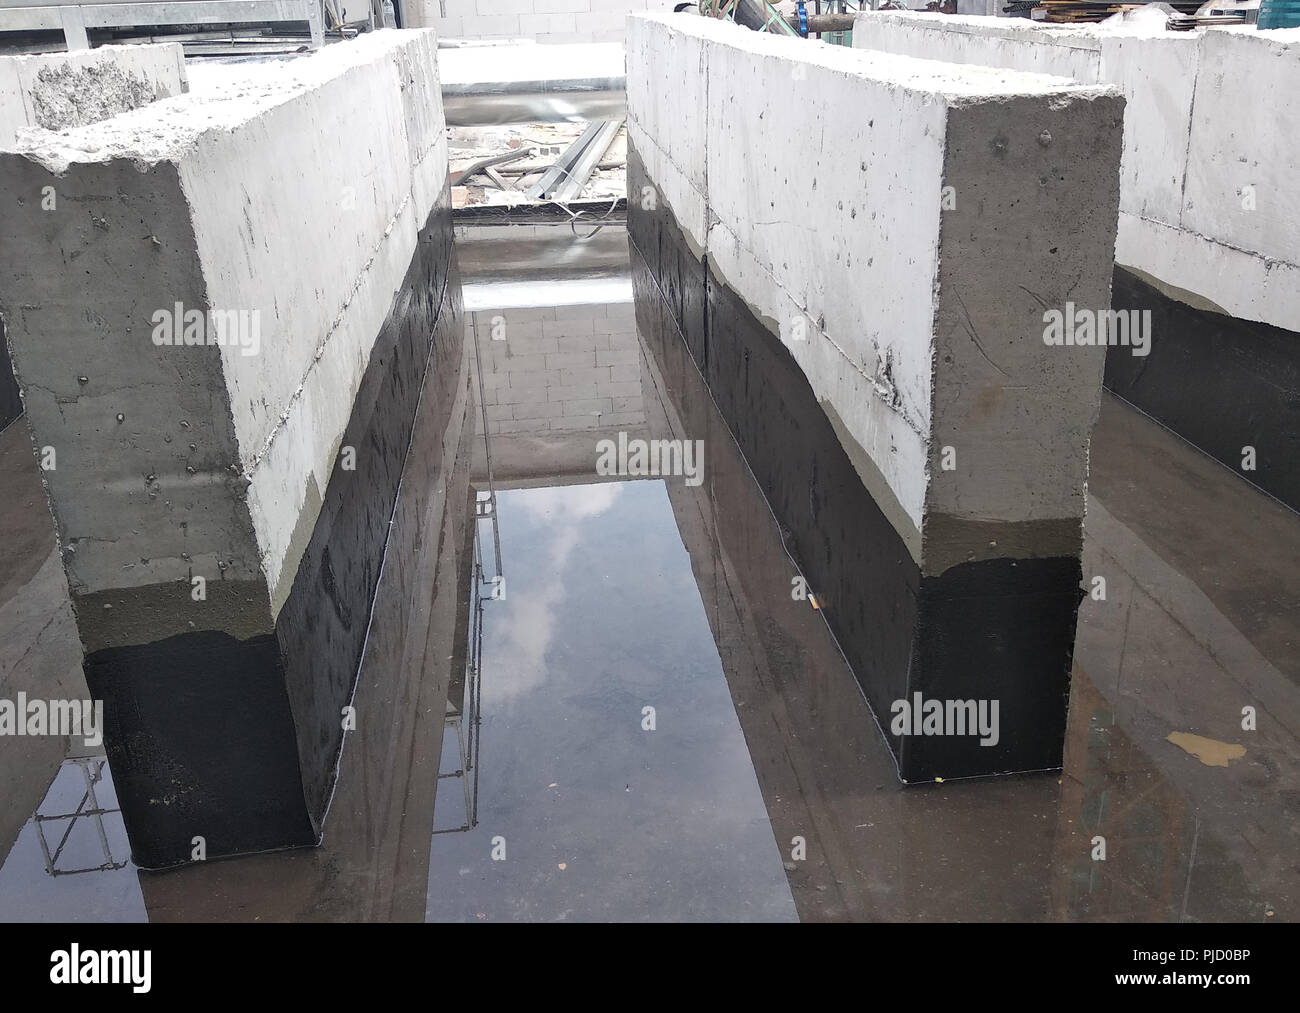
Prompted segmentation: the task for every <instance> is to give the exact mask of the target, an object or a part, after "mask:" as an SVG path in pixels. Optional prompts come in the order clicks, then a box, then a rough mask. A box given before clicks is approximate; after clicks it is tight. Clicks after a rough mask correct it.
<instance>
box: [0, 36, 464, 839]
mask: <svg viewBox="0 0 1300 1013" xmlns="http://www.w3.org/2000/svg"><path fill="white" fill-rule="evenodd" d="M436 66H437V64H436V42H435V37H434V34H433V33H432V32H427V31H425V32H403V33H397V32H378V33H375V34H373V35H367V36H363V37H361V38H359V39H357V40H355V41H354V42H350V43H348V44H346V45H338V46H331V47H328V48H327V49H326V50H323V51H321V52H319V53H316V54H314V55H312V56H311V57H309V58H304V59H299V60H294V61H289V62H285V63H277V64H266V65H257V66H242V67H239V68H230V73H229V76H228V77H226V78H225V79H224V80H223V79H220V78H213V79H210V80H209V81H208V82H207V83H206V84H205V86H204V87H203V88H202V89H200V90H197V91H196V92H194V93H192V94H190V95H186V96H182V97H177V98H172V99H168V100H164V101H160V102H156V103H153V104H152V105H150V106H147V107H145V108H142V109H137V110H134V111H131V112H128V113H125V114H123V115H120V116H117V117H115V118H112V119H109V120H106V121H104V122H102V123H99V124H94V125H91V126H82V127H77V128H74V129H70V130H67V131H64V132H62V133H59V134H43V135H41V136H39V137H33V138H31V139H30V140H29V141H28V142H26V143H25V144H24V146H23V147H22V149H21V150H20V151H18V152H16V153H8V154H0V201H2V202H3V203H4V205H5V206H6V207H9V208H16V209H17V211H16V214H15V215H14V218H13V221H12V224H13V226H14V238H15V241H14V242H8V241H7V242H6V245H5V247H4V249H3V250H0V310H2V311H3V312H4V314H5V316H6V318H7V320H8V322H9V341H10V345H11V348H12V349H13V353H14V365H15V371H16V374H17V376H18V379H19V382H20V384H21V386H22V388H23V391H24V398H25V404H26V409H27V414H28V418H29V421H30V425H31V429H32V432H33V436H34V440H35V443H36V445H37V446H38V447H43V446H51V447H54V448H55V449H56V451H57V455H58V457H57V467H56V468H54V469H51V470H48V471H46V472H45V481H46V485H47V489H48V492H49V495H50V499H51V503H52V506H53V512H54V516H55V522H56V527H57V531H58V536H59V540H60V545H61V547H62V550H63V560H64V566H65V569H66V572H67V577H68V583H69V587H70V590H71V591H72V595H73V603H74V608H75V610H76V612H77V617H78V625H79V630H80V633H81V638H82V642H83V645H84V647H85V650H86V653H87V659H88V660H87V676H88V679H89V680H90V681H91V683H92V690H94V691H96V692H103V693H104V694H105V695H109V696H112V695H113V694H114V693H117V694H119V695H120V694H122V693H126V694H127V695H128V696H129V697H130V698H131V700H132V702H131V703H130V704H129V705H126V704H122V701H121V700H119V701H118V703H119V710H118V718H117V720H119V726H118V727H119V735H118V740H117V742H116V744H115V743H114V742H113V741H112V738H111V737H110V742H109V747H110V758H111V759H112V761H113V764H114V769H115V771H117V772H119V787H120V790H121V791H122V794H123V795H124V806H125V808H126V810H127V814H128V830H129V831H132V841H133V846H134V847H135V848H136V849H137V850H138V851H139V850H143V851H144V852H145V853H144V854H140V855H139V856H138V860H139V861H140V862H141V864H170V863H171V862H173V861H176V860H181V859H182V858H187V857H188V849H184V850H180V851H178V841H183V840H184V839H187V838H186V835H185V833H184V828H183V827H180V826H178V825H175V824H174V823H173V824H168V825H167V835H164V836H166V840H161V839H150V840H149V846H148V847H146V848H143V849H142V842H144V841H145V840H146V839H147V835H146V834H145V830H146V829H153V828H152V827H147V826H146V824H148V822H149V820H148V817H149V816H150V815H154V816H158V815H159V814H158V813H157V812H152V811H151V809H150V806H151V805H157V804H161V803H159V802H158V801H157V799H156V797H155V798H146V797H144V796H145V795H147V794H149V792H150V791H152V793H153V795H154V796H156V795H157V794H158V790H157V786H156V785H154V784H152V783H151V779H156V778H157V777H159V776H163V777H164V780H165V778H166V776H168V775H166V772H165V771H161V772H160V771H159V769H157V768H156V764H157V763H159V762H161V763H162V764H163V766H164V767H166V765H167V764H173V765H174V764H175V763H177V762H179V761H177V759H176V757H175V756H167V755H165V750H162V749H160V748H155V750H154V751H152V752H151V753H150V754H147V755H145V754H132V752H131V750H130V748H129V747H128V744H127V742H124V741H123V737H124V736H125V737H128V738H129V737H130V736H132V735H136V734H141V733H142V732H143V730H142V729H139V728H136V727H133V725H132V722H135V721H137V720H139V714H138V713H137V710H138V708H139V707H140V706H141V700H142V699H148V700H149V702H150V703H151V704H152V705H155V706H158V707H159V711H160V712H165V711H166V707H165V706H162V705H163V704H164V703H165V700H162V699H159V696H160V692H161V696H162V697H165V695H166V692H165V690H164V691H159V690H158V687H159V685H160V684H159V682H158V674H157V673H158V672H159V671H163V670H165V671H167V672H169V673H171V674H172V675H173V676H175V675H176V671H177V669H181V670H183V671H184V674H185V676H186V682H185V685H186V687H187V688H186V690H185V692H186V694H187V697H186V699H187V703H188V706H189V708H190V712H187V713H190V716H195V715H194V714H193V713H192V712H193V710H194V707H195V706H196V705H197V703H198V702H200V701H202V702H203V705H204V707H206V708H207V709H209V710H213V709H215V710H218V711H221V710H223V709H224V710H226V711H228V712H230V713H232V714H239V715H242V716H241V717H240V720H239V722H238V723H237V724H238V727H237V728H234V729H226V732H227V733H229V735H230V736H233V738H232V739H231V740H230V741H228V742H227V744H226V745H224V746H222V745H221V743H220V742H215V741H206V740H205V739H204V736H203V735H202V734H196V733H194V730H193V729H185V728H184V727H183V726H184V718H183V717H181V716H180V714H181V710H183V708H182V709H180V710H178V711H177V712H176V713H177V717H176V719H175V721H174V722H173V723H174V725H175V726H177V727H178V728H180V730H181V731H182V732H183V733H188V734H183V735H182V736H181V740H180V741H179V742H178V743H177V745H176V748H177V749H178V750H183V749H186V748H189V749H193V750H201V749H202V748H211V749H213V750H215V752H214V753H213V755H209V756H203V757H191V758H192V759H194V761H195V769H194V770H193V771H191V774H192V776H193V777H194V778H195V779H196V780H195V783H194V784H192V785H189V786H188V788H187V790H188V791H189V792H190V795H189V802H190V803H191V804H192V805H193V806H194V809H193V811H190V812H187V813H185V814H184V815H186V816H187V818H188V819H189V820H190V823H191V824H193V823H194V822H195V821H196V820H197V821H199V822H204V821H206V823H207V825H209V826H210V827H214V828H216V829H214V830H213V837H214V839H219V840H220V842H221V843H220V849H221V850H224V851H225V852H226V853H237V852H239V851H242V850H250V849H252V850H256V849H258V848H260V847H266V846H277V845H281V846H282V845H284V844H289V843H308V842H310V839H311V837H312V834H313V832H315V833H318V832H319V820H320V819H321V818H322V817H323V812H324V806H325V804H326V802H327V800H328V794H329V786H330V784H331V782H332V776H333V763H334V759H335V756H336V754H337V749H338V744H339V741H340V738H341V733H340V726H339V719H338V713H339V710H338V708H339V706H340V705H341V704H342V703H346V701H347V699H348V697H349V696H350V691H351V685H352V683H353V681H354V679H355V676H356V663H357V660H358V658H359V656H360V649H361V643H362V640H363V638H364V635H365V624H366V618H367V617H368V615H369V611H370V608H369V601H370V599H371V597H372V595H373V591H374V582H375V579H376V576H377V572H378V567H379V563H380V560H381V559H382V555H383V549H384V545H385V544H386V542H385V539H386V532H387V523H386V519H385V516H384V511H385V510H386V509H390V508H391V502H388V503H387V506H385V502H386V501H387V500H391V498H392V496H395V492H396V481H397V475H398V474H399V473H400V470H401V466H402V461H403V460H404V455H405V452H406V447H407V445H408V441H409V431H410V425H411V417H412V413H413V411H414V407H413V406H414V400H413V399H418V397H419V392H420V390H421V388H422V382H421V377H422V374H423V364H424V362H425V361H426V360H427V358H428V342H429V341H430V340H432V338H431V335H432V333H433V326H434V320H435V319H436V318H437V316H438V315H439V314H440V308H441V305H442V302H443V300H444V288H445V287H446V285H447V283H448V281H447V279H448V262H449V258H450V222H449V219H448V220H447V221H446V222H445V223H444V225H442V226H439V227H437V228H432V229H431V226H430V222H431V220H432V219H433V218H434V217H435V212H436V211H437V209H438V208H439V207H443V208H445V207H446V204H447V156H446V140H445V136H444V135H445V130H444V126H443V118H442V109H441V100H440V91H439V85H438V78H437V70H436ZM339 131H346V137H347V143H341V140H340V137H341V135H340V133H339ZM377 166H381V167H382V168H383V171H376V167H377ZM47 187H50V188H52V191H46V189H45V188H47ZM47 192H52V193H54V194H55V195H56V197H57V202H56V203H55V204H54V205H52V206H48V207H45V206H43V204H42V195H43V194H45V193H47ZM65 258H66V259H65ZM69 265H74V266H71V267H69ZM426 275H427V276H426ZM177 304H180V305H181V306H182V307H183V309H185V310H197V311H199V313H200V314H202V313H205V312H207V311H210V310H211V311H230V312H235V313H239V314H243V315H244V316H243V322H244V324H245V325H246V327H247V329H246V330H245V331H243V332H241V338H242V339H243V340H242V341H241V342H238V343H227V344H223V345H213V344H208V345H206V346H203V347H183V346H180V347H178V346H177V345H164V346H160V345H159V344H158V339H159V337H160V334H161V332H160V330H159V317H158V316H157V314H158V313H159V312H160V311H172V310H173V309H174V307H175V306H176V305H177ZM450 312H451V311H450V310H449V313H450ZM176 330H177V332H178V333H177V335H176V336H177V337H178V338H179V331H180V328H179V326H178V327H177V329H176ZM457 333H458V327H457ZM381 339H382V340H381ZM408 346H410V347H408ZM421 346H423V350H421ZM381 348H382V351H381ZM395 370H400V372H395ZM404 432H405V434H406V435H403V433H404ZM344 445H350V446H353V447H354V448H355V451H356V455H357V463H356V465H355V471H353V472H351V473H349V472H348V471H346V470H340V467H339V458H340V451H341V448H342V447H343V446H344ZM367 485H368V487H367ZM390 487H391V488H390ZM349 490H352V491H351V492H350V491H349ZM367 498H368V501H369V504H370V505H369V506H366V505H365V503H363V502H362V500H363V499H367ZM331 503H332V504H333V505H332V506H331ZM331 531H333V532H334V535H333V537H331ZM376 539H377V541H376ZM307 570H309V571H310V573H308V574H307V576H306V577H304V576H303V572H304V571H307ZM195 577H202V578H204V580H205V581H207V597H206V599H205V600H204V601H203V603H202V604H198V603H196V602H193V601H192V599H191V595H190V593H189V590H188V589H189V588H190V587H191V582H192V580H193V579H194V578H195ZM295 593H296V594H297V596H298V600H297V602H296V603H294V604H293V607H292V608H288V607H286V606H287V605H288V604H290V599H291V595H293V594H295ZM318 595H323V596H324V597H325V599H326V601H325V602H321V601H316V600H315V598H316V596H318ZM307 599H311V600H310V601H308V600H307ZM327 603H328V607H330V608H332V609H333V610H334V612H335V615H334V618H333V619H331V618H330V617H329V616H327V615H324V614H322V608H323V607H324V606H325V605H326V604H327ZM286 616H287V617H288V618H287V620H286V619H285V617H286ZM304 624H305V625H304ZM205 636H206V637H207V638H208V639H207V640H203V638H204V637H205ZM196 638H197V639H196ZM200 640H203V642H202V643H200V642H199V641H200ZM222 651H228V652H230V654H229V656H226V657H222V656H221V652H222ZM159 652H162V654H161V655H160V653H159ZM163 655H165V656H166V658H170V660H165V659H163V660H160V658H162V657H163ZM282 663H283V665H285V666H287V668H286V669H285V670H284V671H281V665H282ZM160 666H161V667H160ZM263 666H266V667H267V671H261V670H260V669H261V668H262V667H263ZM336 669H337V671H336ZM236 672H237V673H239V674H240V678H252V679H254V680H255V682H254V685H255V686H256V687H257V689H256V691H253V690H252V689H251V688H250V687H249V686H243V687H241V686H240V683H239V679H238V678H235V677H234V674H233V673H236ZM161 685H162V686H167V685H169V684H168V683H166V681H165V680H164V681H163V682H162V683H161ZM128 687H129V688H128ZM231 694H233V698H232V697H231V696H229V695H231ZM112 706H113V704H112V703H111V702H110V704H109V705H108V708H109V709H111V708H112ZM250 707H251V708H254V709H255V710H256V713H257V715H261V716H260V717H258V716H250V714H249V710H248V709H249V708H250ZM124 708H125V709H124ZM114 720H115V719H114V717H113V715H112V714H110V715H109V723H110V726H112V725H113V721H114ZM295 728H296V729H297V743H296V745H295V743H294V734H295V733H294V730H295ZM150 734H152V735H154V736H155V737H156V736H158V735H159V734H161V732H160V730H159V729H152V730H151V731H150ZM286 735H287V737H288V738H287V743H288V749H287V750H286V748H285V742H286V739H285V736H286ZM244 736H247V737H248V738H247V739H245V740H242V741H241V737H244ZM114 748H117V749H118V750H123V749H125V750H126V754H125V755H114ZM224 750H236V751H238V754H239V755H238V756H237V757H236V756H235V755H234V754H232V753H229V752H225V751H224ZM259 750H261V751H262V752H259ZM295 753H296V754H297V755H295ZM200 761H201V762H200ZM133 764H134V765H136V767H137V769H134V770H133V769H132V767H133ZM241 764H242V766H241ZM259 764H260V765H261V766H260V769H259ZM119 768H121V769H120V770H119ZM259 777H260V782H259V780H258V778H259ZM241 778H243V779H244V780H241ZM248 778H253V779H254V780H253V782H252V783H251V784H250V783H249V782H248V781H247V779H248ZM295 782H297V783H296V784H295ZM133 785H138V786H140V788H141V792H140V795H138V796H137V797H134V798H132V796H133V794H135V793H134V792H133ZM249 790H253V791H254V792H255V794H257V795H258V796H259V797H264V796H267V795H274V794H275V793H276V792H283V793H286V794H287V795H288V796H292V795H294V794H295V792H296V795H297V807H296V809H295V807H294V806H292V805H290V804H289V802H288V800H287V799H280V800H279V801H278V803H277V805H275V806H273V807H268V808H264V809H260V810H259V809H258V807H257V806H250V805H249V804H248V803H246V802H242V801H241V800H240V796H241V795H242V794H243V793H245V792H247V791H249ZM133 808H134V817H133V815H132V809H133ZM173 809H175V810H176V815H182V810H181V809H180V808H179V807H173ZM259 812H260V813H262V814H263V816H262V818H261V820H260V822H259V818H258V813H259ZM272 812H274V814H275V818H282V819H283V820H284V821H286V822H282V823H280V824H275V822H274V819H272V818H271V816H270V814H271V813H272ZM133 818H134V826H133V823H132V820H133ZM160 818H162V819H163V820H164V822H165V821H166V818H167V814H163V816H162V817H160ZM295 818H297V819H299V820H300V822H299V823H298V824H297V825H296V826H292V825H289V822H290V821H292V820H293V819H295ZM313 827H314V828H315V829H314V831H313ZM195 832H201V831H198V830H195ZM304 838H305V839H304ZM217 847H218V846H217V844H215V843H214V844H213V848H217Z"/></svg>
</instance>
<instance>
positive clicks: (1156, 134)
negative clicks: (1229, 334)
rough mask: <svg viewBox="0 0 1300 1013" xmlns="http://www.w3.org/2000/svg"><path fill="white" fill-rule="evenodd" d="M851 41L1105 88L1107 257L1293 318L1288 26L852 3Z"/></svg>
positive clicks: (1255, 311) (1297, 257)
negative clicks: (1085, 20)
mask: <svg viewBox="0 0 1300 1013" xmlns="http://www.w3.org/2000/svg"><path fill="white" fill-rule="evenodd" d="M853 38H854V45H855V46H856V47H859V48H863V49H872V50H878V51H883V52H889V53H898V54H903V55H910V56H922V57H928V58H932V59H943V60H951V61H953V62H957V63H967V64H981V65H985V66H991V67H1002V68H1006V69H1009V70H1021V71H1038V72H1045V73H1051V74H1057V75H1062V76H1067V77H1072V78H1074V79H1076V80H1079V81H1082V82H1087V83H1109V84H1113V85H1115V86H1117V87H1119V88H1120V89H1121V90H1122V91H1123V93H1124V95H1125V98H1126V100H1127V104H1126V111H1125V130H1124V158H1123V169H1122V172H1123V176H1122V179H1123V182H1122V187H1121V200H1120V211H1121V215H1120V224H1119V234H1118V239H1117V242H1116V251H1115V259H1116V262H1117V263H1118V264H1120V265H1121V266H1123V267H1126V268H1129V269H1132V270H1134V271H1137V272H1139V273H1140V274H1142V275H1143V276H1145V277H1147V278H1149V279H1150V280H1151V281H1152V282H1153V283H1154V284H1155V285H1156V286H1157V287H1158V288H1160V289H1161V290H1163V291H1165V292H1167V293H1168V294H1171V295H1173V296H1175V297H1177V298H1181V299H1184V300H1185V301H1187V302H1189V303H1190V304H1191V305H1195V306H1201V307H1205V308H1209V309H1214V310H1217V311H1218V312H1221V313H1224V314H1227V315H1231V316H1235V317H1240V318H1243V319H1247V320H1253V321H1258V322H1262V323H1266V324H1272V325H1275V326H1278V327H1283V328H1286V329H1288V330H1300V284H1298V282H1300V267H1298V266H1297V265H1300V228H1297V225H1298V224H1300V223H1297V217H1296V216H1297V214H1300V212H1297V210H1296V207H1295V202H1294V201H1292V200H1290V199H1289V197H1288V194H1289V190H1288V186H1287V184H1288V182H1289V176H1290V175H1291V173H1290V167H1292V166H1294V165H1295V164H1296V162H1297V159H1298V156H1300V150H1298V149H1297V144H1300V142H1297V140H1296V138H1295V137H1294V135H1293V134H1292V133H1291V132H1289V131H1286V130H1279V129H1277V128H1276V116H1277V115H1278V107H1277V105H1276V104H1275V101H1274V100H1275V99H1276V100H1277V101H1283V102H1284V101H1285V100H1284V99H1282V98H1281V96H1286V95H1290V94H1293V93H1294V92H1295V89H1296V87H1297V86H1298V85H1300V59H1298V58H1297V57H1298V55H1300V29H1288V30H1277V31H1268V32H1259V31H1257V30H1255V29H1253V28H1242V29H1236V28H1232V29H1221V28H1215V29H1208V30H1202V31H1199V32H1167V31H1163V30H1161V31H1154V30H1151V29H1149V28H1137V27H1110V26H1107V27H1105V28H1103V27H1100V26H1079V27H1066V26H1055V25H1041V24H1034V23H1032V22H1028V21H1024V20H1021V19H1002V20H998V21H996V22H991V21H989V20H988V19H985V18H965V17H945V16H942V15H931V14H913V13H903V12H873V13H864V14H862V15H861V16H860V17H859V20H858V22H857V25H856V27H855V31H854V37H853Z"/></svg>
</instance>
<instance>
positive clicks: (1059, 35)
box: [854, 11, 1300, 50]
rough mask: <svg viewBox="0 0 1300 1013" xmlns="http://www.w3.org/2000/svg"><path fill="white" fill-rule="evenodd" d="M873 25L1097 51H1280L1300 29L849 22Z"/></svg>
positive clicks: (928, 18)
mask: <svg viewBox="0 0 1300 1013" xmlns="http://www.w3.org/2000/svg"><path fill="white" fill-rule="evenodd" d="M873 21H877V22H879V21H892V22H896V23H904V24H914V25H916V26H918V27H923V28H926V29H940V30H942V31H946V32H956V33H958V34H963V35H982V36H985V37H991V38H1001V39H1014V40H1017V41H1020V42H1037V43H1042V44H1044V45H1053V46H1069V47H1076V48H1080V49H1091V50H1100V49H1101V44H1102V41H1103V40H1105V39H1153V40H1159V41H1161V42H1165V43H1168V44H1169V45H1171V46H1177V45H1183V46H1187V45H1195V44H1197V43H1198V42H1200V41H1201V40H1203V39H1206V38H1210V39H1213V38H1216V37H1219V38H1221V37H1222V36H1224V35H1233V36H1238V37H1239V36H1246V37H1248V38H1251V39H1255V40H1258V41H1260V42H1263V43H1272V44H1281V45H1284V46H1289V45H1300V28H1277V29H1271V30H1267V31H1263V32H1261V31H1258V30H1257V29H1256V28H1255V27H1254V25H1216V26H1213V27H1209V28H1196V29H1192V30H1191V31H1184V32H1171V31H1169V30H1168V29H1167V28H1165V26H1164V25H1163V24H1153V23H1152V22H1151V21H1114V22H1111V21H1100V22H1095V23H1091V24H1077V25H1067V24H1048V23H1045V22H1042V21H1030V20H1029V19H1027V18H990V17H980V16H977V15H972V14H956V15H954V14H935V13H930V12H928V11H860V12H859V13H858V16H857V19H856V20H855V21H854V30H855V31H858V30H859V29H858V26H859V25H862V26H863V27H862V28H861V29H860V30H861V31H863V32H870V30H871V29H870V24H871V22H873Z"/></svg>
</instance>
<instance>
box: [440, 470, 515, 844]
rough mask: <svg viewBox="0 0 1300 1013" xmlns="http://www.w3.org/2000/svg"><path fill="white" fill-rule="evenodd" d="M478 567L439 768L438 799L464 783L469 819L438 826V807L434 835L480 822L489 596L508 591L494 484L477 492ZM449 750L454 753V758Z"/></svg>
mask: <svg viewBox="0 0 1300 1013" xmlns="http://www.w3.org/2000/svg"><path fill="white" fill-rule="evenodd" d="M484 526H487V527H488V528H489V529H490V530H491V542H490V544H491V546H492V557H491V560H490V566H491V568H490V569H489V568H487V567H485V566H484V557H483V541H484V539H483V528H484ZM473 568H474V572H473V573H472V574H471V576H470V606H469V623H470V628H469V636H468V650H467V653H466V657H465V668H464V671H463V672H458V673H455V674H453V676H452V682H451V686H450V688H449V689H448V692H447V720H446V724H445V726H444V729H443V733H442V763H441V765H440V766H439V768H438V795H437V797H438V798H442V799H444V805H445V804H446V798H445V796H444V795H443V791H444V789H446V788H447V787H448V785H447V784H445V783H444V782H449V781H450V782H456V784H458V785H459V787H460V791H461V794H462V796H463V800H464V803H465V819H464V822H462V823H461V824H460V825H459V826H451V827H442V828H439V827H438V825H437V823H436V818H437V816H438V814H439V813H440V812H441V810H440V809H439V808H438V806H437V804H436V802H435V806H434V817H435V823H434V830H433V832H434V833H435V834H452V833H461V832H463V831H466V830H473V829H474V828H475V827H476V826H478V770H479V741H480V738H481V736H482V730H483V721H482V710H481V707H482V684H483V613H484V610H485V609H486V608H487V603H488V602H489V601H495V600H499V599H500V598H502V597H504V595H505V574H504V572H503V570H502V567H501V536H500V533H499V531H498V529H497V504H496V493H495V492H493V491H491V489H489V490H488V491H487V492H482V491H480V492H478V493H477V495H476V496H475V497H474V550H473ZM449 751H450V754H451V755H450V757H449V755H448V754H449Z"/></svg>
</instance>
